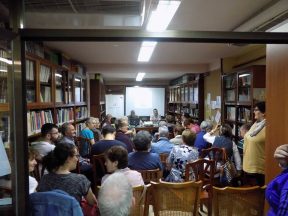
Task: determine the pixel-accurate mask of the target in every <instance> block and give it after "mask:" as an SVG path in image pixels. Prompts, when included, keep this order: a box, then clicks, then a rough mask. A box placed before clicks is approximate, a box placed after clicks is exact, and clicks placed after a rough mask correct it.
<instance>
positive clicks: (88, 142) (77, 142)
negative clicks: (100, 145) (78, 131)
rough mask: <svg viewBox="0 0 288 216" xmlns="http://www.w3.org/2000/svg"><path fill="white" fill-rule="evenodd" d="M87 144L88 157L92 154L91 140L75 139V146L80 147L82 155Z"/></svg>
mask: <svg viewBox="0 0 288 216" xmlns="http://www.w3.org/2000/svg"><path fill="white" fill-rule="evenodd" d="M85 143H87V144H88V145H87V146H88V152H87V153H88V155H90V153H91V145H90V140H89V139H87V138H84V137H80V136H79V137H75V145H76V146H77V147H78V151H79V153H80V154H81V152H83V145H84V144H85Z"/></svg>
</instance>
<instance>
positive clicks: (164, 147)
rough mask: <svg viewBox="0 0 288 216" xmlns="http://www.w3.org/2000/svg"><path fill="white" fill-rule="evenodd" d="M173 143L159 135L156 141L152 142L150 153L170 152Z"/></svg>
mask: <svg viewBox="0 0 288 216" xmlns="http://www.w3.org/2000/svg"><path fill="white" fill-rule="evenodd" d="M173 147H174V144H173V143H171V142H170V141H169V139H168V138H166V137H160V138H159V139H158V141H157V142H156V143H152V145H151V151H150V152H152V153H157V154H161V153H168V154H169V153H170V152H171V150H172V148H173Z"/></svg>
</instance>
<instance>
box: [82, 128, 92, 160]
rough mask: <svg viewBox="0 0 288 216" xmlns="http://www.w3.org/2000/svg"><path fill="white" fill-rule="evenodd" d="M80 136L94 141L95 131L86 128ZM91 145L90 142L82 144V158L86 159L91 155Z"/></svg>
mask: <svg viewBox="0 0 288 216" xmlns="http://www.w3.org/2000/svg"><path fill="white" fill-rule="evenodd" d="M80 136H81V137H84V138H86V139H89V140H91V139H94V134H93V131H92V130H90V129H89V128H85V129H83V130H82V131H81V132H80ZM89 145H90V143H88V141H86V142H83V143H81V148H80V155H81V156H82V157H85V156H87V155H88V154H89Z"/></svg>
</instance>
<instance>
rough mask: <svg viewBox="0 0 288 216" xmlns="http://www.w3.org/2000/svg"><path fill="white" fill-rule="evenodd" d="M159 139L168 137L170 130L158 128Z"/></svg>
mask: <svg viewBox="0 0 288 216" xmlns="http://www.w3.org/2000/svg"><path fill="white" fill-rule="evenodd" d="M158 133H159V137H168V136H169V130H168V127H167V126H161V127H159V128H158Z"/></svg>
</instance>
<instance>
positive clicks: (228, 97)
mask: <svg viewBox="0 0 288 216" xmlns="http://www.w3.org/2000/svg"><path fill="white" fill-rule="evenodd" d="M225 97H226V98H225V99H226V101H235V91H234V90H227V91H226V95H225Z"/></svg>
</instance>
